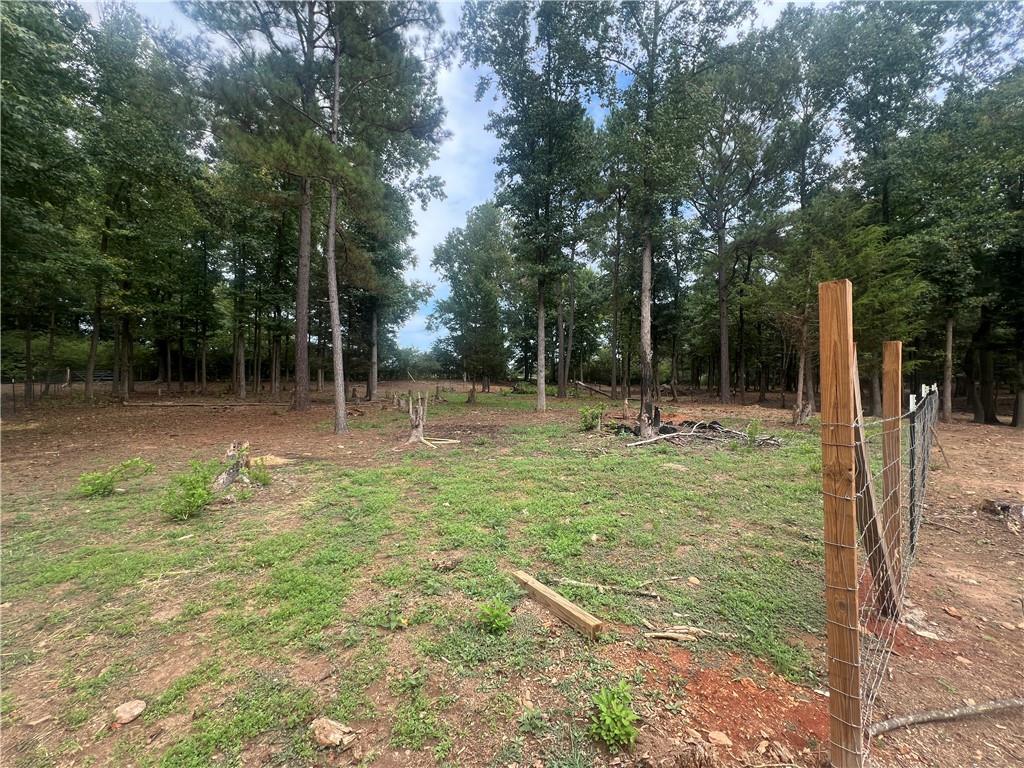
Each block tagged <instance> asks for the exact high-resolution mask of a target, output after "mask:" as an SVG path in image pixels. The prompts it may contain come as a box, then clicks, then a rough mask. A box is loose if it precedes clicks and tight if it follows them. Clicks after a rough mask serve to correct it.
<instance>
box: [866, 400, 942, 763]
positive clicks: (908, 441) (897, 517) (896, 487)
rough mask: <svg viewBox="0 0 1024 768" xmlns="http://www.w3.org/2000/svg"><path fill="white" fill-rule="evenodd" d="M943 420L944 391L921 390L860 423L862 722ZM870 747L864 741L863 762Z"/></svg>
mask: <svg viewBox="0 0 1024 768" xmlns="http://www.w3.org/2000/svg"><path fill="white" fill-rule="evenodd" d="M937 417H938V390H937V388H936V387H935V386H934V385H933V386H931V387H925V388H922V392H921V396H920V397H915V396H911V397H910V402H909V407H908V408H907V410H905V411H904V412H902V413H900V414H899V415H892V416H888V417H884V418H868V419H865V418H863V417H862V416H861V415H860V407H859V403H858V407H857V419H856V420H855V422H854V424H853V437H854V441H853V445H854V461H855V481H854V488H855V504H856V520H857V544H856V550H857V558H856V567H857V580H856V588H857V605H858V609H857V618H858V622H857V627H850V628H848V629H850V630H852V631H856V633H857V637H858V641H859V645H860V648H859V654H858V656H859V678H860V707H859V709H860V723H851V725H856V726H857V727H859V728H860V729H861V731H863V732H865V733H866V731H867V728H868V727H869V725H870V724H871V723H872V722H874V720H875V717H874V705H875V699H876V697H877V695H878V692H879V689H880V688H881V686H882V684H883V681H884V680H885V677H886V669H887V667H888V664H889V661H890V658H891V656H892V652H893V646H894V645H895V642H896V639H897V634H898V632H899V631H900V622H901V619H902V613H903V608H904V602H905V597H906V593H907V585H908V583H909V577H910V573H911V570H912V568H913V565H914V559H915V555H916V553H917V542H918V532H919V530H920V527H921V522H922V519H923V512H924V509H925V498H926V495H927V488H928V465H929V456H930V453H931V448H932V444H933V440H934V435H935V424H936V420H937ZM869 748H870V741H869V740H868V739H867V737H866V736H865V738H864V742H863V755H862V758H866V757H867V752H868V750H869Z"/></svg>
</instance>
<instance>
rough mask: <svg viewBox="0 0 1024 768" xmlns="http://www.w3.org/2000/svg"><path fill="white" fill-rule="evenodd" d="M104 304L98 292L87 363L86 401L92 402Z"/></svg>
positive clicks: (93, 312)
mask: <svg viewBox="0 0 1024 768" xmlns="http://www.w3.org/2000/svg"><path fill="white" fill-rule="evenodd" d="M102 319H103V318H102V303H101V300H100V292H99V290H97V291H96V304H95V306H94V307H93V311H92V333H90V334H89V357H88V358H87V359H86V361H85V399H86V401H87V402H90V403H91V402H92V399H93V386H94V384H93V376H94V375H95V374H96V352H97V351H98V349H99V344H100V324H101V322H102Z"/></svg>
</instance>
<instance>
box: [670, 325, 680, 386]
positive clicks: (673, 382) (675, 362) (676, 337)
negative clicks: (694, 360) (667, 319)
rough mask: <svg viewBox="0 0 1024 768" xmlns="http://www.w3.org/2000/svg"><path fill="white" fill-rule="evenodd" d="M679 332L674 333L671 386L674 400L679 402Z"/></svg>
mask: <svg viewBox="0 0 1024 768" xmlns="http://www.w3.org/2000/svg"><path fill="white" fill-rule="evenodd" d="M678 347H679V334H678V333H674V334H672V379H671V383H670V386H671V387H672V402H673V403H676V402H679V393H678V391H677V389H676V387H677V386H678V379H679V350H678Z"/></svg>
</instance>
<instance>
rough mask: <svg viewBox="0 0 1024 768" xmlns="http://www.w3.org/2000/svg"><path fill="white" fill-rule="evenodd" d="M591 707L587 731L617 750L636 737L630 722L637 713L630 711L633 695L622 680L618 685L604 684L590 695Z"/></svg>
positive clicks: (632, 721) (630, 742)
mask: <svg viewBox="0 0 1024 768" xmlns="http://www.w3.org/2000/svg"><path fill="white" fill-rule="evenodd" d="M592 703H593V706H594V711H593V712H592V713H591V715H590V734H591V736H593V737H594V738H595V739H597V740H599V741H603V742H604V743H605V745H607V747H608V748H609V749H611V750H613V751H617V750H619V749H621V748H623V747H628V746H630V745H631V744H633V743H634V742H635V741H636V737H637V730H636V726H635V725H633V723H635V722H636V721H637V714H636V712H634V711H633V695H632V693H631V692H630V690H629V686H628V685H627V684H626V681H625V680H620V681H619V682H618V684H617V685H614V686H605V687H603V688H602V689H601V690H600V691H598V692H597V694H595V695H594V697H593V699H592Z"/></svg>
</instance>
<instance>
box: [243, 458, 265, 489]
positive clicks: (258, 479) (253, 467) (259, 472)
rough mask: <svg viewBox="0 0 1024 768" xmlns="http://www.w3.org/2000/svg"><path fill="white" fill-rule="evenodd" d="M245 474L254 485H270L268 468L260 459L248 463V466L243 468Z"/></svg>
mask: <svg viewBox="0 0 1024 768" xmlns="http://www.w3.org/2000/svg"><path fill="white" fill-rule="evenodd" d="M245 476H246V477H248V478H249V482H251V483H255V484H256V485H261V486H263V487H266V486H268V485H270V470H269V469H267V467H266V465H264V464H263V462H262V461H254V462H253V463H252V464H250V465H249V468H248V469H246V470H245Z"/></svg>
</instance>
